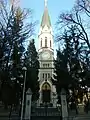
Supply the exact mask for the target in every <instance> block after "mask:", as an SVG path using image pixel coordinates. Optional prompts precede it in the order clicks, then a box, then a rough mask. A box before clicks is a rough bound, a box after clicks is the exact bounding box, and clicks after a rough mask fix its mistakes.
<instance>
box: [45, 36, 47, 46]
mask: <svg viewBox="0 0 90 120" xmlns="http://www.w3.org/2000/svg"><path fill="white" fill-rule="evenodd" d="M45 47H47V37H45Z"/></svg>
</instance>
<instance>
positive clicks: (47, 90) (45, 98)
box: [42, 82, 51, 103]
mask: <svg viewBox="0 0 90 120" xmlns="http://www.w3.org/2000/svg"><path fill="white" fill-rule="evenodd" d="M50 101H51V87H50V85H49V83H47V82H45V83H44V84H43V85H42V102H43V103H50Z"/></svg>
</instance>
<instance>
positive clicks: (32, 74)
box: [25, 39, 39, 100]
mask: <svg viewBox="0 0 90 120" xmlns="http://www.w3.org/2000/svg"><path fill="white" fill-rule="evenodd" d="M25 65H26V67H27V83H26V86H27V88H28V87H30V88H31V90H32V92H33V100H37V99H38V95H39V82H38V73H39V61H38V53H37V51H36V48H35V42H34V39H32V40H31V41H30V43H29V45H28V48H27V52H26V59H25Z"/></svg>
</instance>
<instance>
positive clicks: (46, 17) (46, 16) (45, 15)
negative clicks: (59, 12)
mask: <svg viewBox="0 0 90 120" xmlns="http://www.w3.org/2000/svg"><path fill="white" fill-rule="evenodd" d="M45 25H47V26H48V27H50V26H51V21H50V16H49V14H48V8H47V7H45V9H44V13H43V16H42V21H41V26H42V27H44V26H45Z"/></svg>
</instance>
